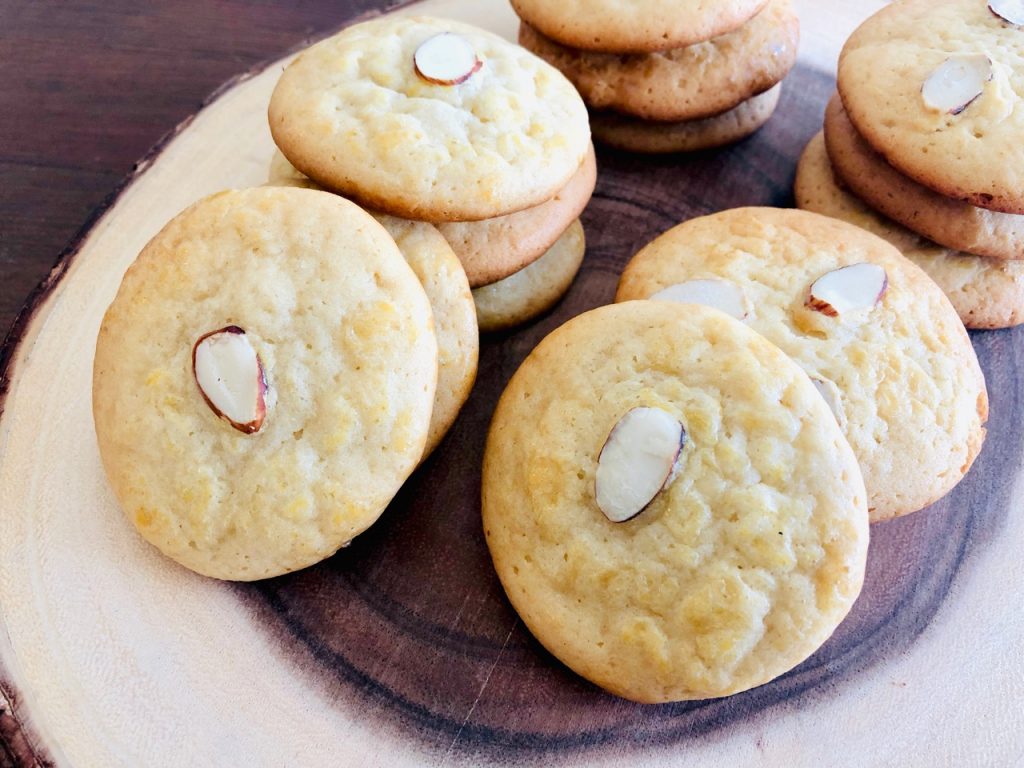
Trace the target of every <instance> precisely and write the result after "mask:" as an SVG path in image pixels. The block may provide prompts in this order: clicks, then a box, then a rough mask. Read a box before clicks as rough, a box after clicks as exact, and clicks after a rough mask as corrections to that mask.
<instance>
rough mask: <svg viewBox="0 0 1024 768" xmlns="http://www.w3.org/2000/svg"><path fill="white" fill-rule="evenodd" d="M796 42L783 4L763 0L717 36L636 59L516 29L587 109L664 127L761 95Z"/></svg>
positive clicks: (783, 70) (796, 29)
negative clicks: (750, 13) (566, 81)
mask: <svg viewBox="0 0 1024 768" xmlns="http://www.w3.org/2000/svg"><path fill="white" fill-rule="evenodd" d="M799 39H800V21H799V19H798V18H797V16H796V12H795V11H794V10H793V7H792V5H791V4H790V1H789V0H770V2H769V3H768V5H767V7H766V8H765V9H764V10H763V11H761V12H760V13H758V14H757V15H756V16H754V18H753V19H751V20H750V21H749V22H747V23H746V24H744V25H743V26H742V27H740V28H739V29H737V30H735V31H733V32H729V33H728V34H725V35H722V36H721V37H716V38H714V39H712V40H708V41H706V42H703V43H697V44H694V45H691V46H687V47H685V48H675V49H672V50H669V51H664V52H659V53H652V54H647V55H642V56H638V55H635V54H614V53H592V52H588V51H581V50H577V49H573V48H567V47H565V46H562V45H559V44H558V43H556V42H555V41H554V40H551V39H549V38H546V37H544V36H543V35H541V34H540V33H539V32H538V31H537V30H536V29H534V28H533V27H531V26H530V25H528V24H526V23H525V22H524V23H523V24H522V25H521V26H520V28H519V42H520V44H521V45H523V46H524V47H525V48H527V49H528V50H530V51H533V52H534V53H536V54H537V55H538V56H540V57H541V58H542V59H544V60H545V61H547V62H548V63H550V64H551V65H552V66H554V67H557V68H558V70H559V71H561V72H562V73H564V74H565V75H566V77H568V78H569V80H570V81H572V83H573V85H575V86H576V88H577V89H579V91H580V95H582V96H583V100H584V101H585V102H586V103H587V106H589V107H590V108H591V109H592V110H611V111H614V112H619V113H622V114H624V115H631V116H633V117H638V118H642V119H644V120H659V121H664V122H677V121H681V120H699V119H703V118H708V117H713V116H715V115H720V114H722V113H723V112H726V111H728V110H730V109H733V108H734V107H736V106H737V105H738V104H740V103H741V102H744V101H746V100H747V99H750V98H752V97H754V96H757V95H758V94H759V93H763V92H764V91H766V90H768V89H769V88H771V87H772V86H774V85H776V84H777V83H778V82H780V81H781V80H782V79H783V78H784V77H785V76H786V75H787V74H788V73H789V71H790V70H791V69H792V68H793V65H794V64H795V63H796V53H797V46H798V44H799Z"/></svg>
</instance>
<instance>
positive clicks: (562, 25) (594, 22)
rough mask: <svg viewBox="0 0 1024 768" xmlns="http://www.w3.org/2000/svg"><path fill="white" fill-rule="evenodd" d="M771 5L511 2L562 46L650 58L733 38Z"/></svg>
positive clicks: (759, 1)
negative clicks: (731, 34) (654, 53)
mask: <svg viewBox="0 0 1024 768" xmlns="http://www.w3.org/2000/svg"><path fill="white" fill-rule="evenodd" d="M767 1H768V0H559V1H558V2H551V0H512V7H513V8H514V9H515V12H516V13H517V14H519V17H520V18H521V19H523V21H525V22H526V23H527V24H530V25H531V26H533V27H536V28H537V29H538V30H540V31H541V33H542V34H544V35H545V36H547V37H550V38H551V39H552V40H557V41H558V42H560V43H562V44H563V45H569V46H572V47H573V48H582V49H584V50H588V51H604V52H608V53H647V52H650V51H664V50H668V49H669V48H679V47H682V46H684V45H693V44H694V43H700V42H702V41H704V40H710V39H711V38H712V37H717V36H718V35H724V34H725V33H727V32H732V31H733V30H734V29H736V28H737V27H739V26H740V25H742V24H743V23H744V22H746V21H747V20H748V19H750V18H751V17H753V15H754V14H755V13H757V12H758V11H760V10H761V9H762V8H764V6H765V3H766V2H767Z"/></svg>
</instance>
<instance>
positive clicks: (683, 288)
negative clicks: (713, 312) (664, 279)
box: [651, 280, 750, 320]
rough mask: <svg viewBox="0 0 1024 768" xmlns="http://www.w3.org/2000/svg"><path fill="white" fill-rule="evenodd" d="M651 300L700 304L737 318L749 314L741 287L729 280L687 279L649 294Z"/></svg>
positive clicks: (741, 318) (743, 317)
mask: <svg viewBox="0 0 1024 768" xmlns="http://www.w3.org/2000/svg"><path fill="white" fill-rule="evenodd" d="M651 299H652V300H653V301H674V302H677V303H679V304H701V305H703V306H705V307H712V308H714V309H718V310H721V311H722V312H725V314H727V315H732V316H733V317H735V318H736V319H737V320H743V319H745V318H746V317H747V315H749V314H750V301H748V300H747V296H746V294H745V293H743V289H742V288H740V287H739V286H738V285H736V283H734V282H732V281H730V280H687V281H686V282H685V283H676V284H675V285H670V286H669V287H668V288H663V289H662V290H660V291H658V292H657V293H656V294H654V295H653V296H651Z"/></svg>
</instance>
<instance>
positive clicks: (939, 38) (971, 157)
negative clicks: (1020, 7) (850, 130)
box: [838, 0, 1024, 214]
mask: <svg viewBox="0 0 1024 768" xmlns="http://www.w3.org/2000/svg"><path fill="white" fill-rule="evenodd" d="M970 55H981V56H987V57H988V59H989V61H990V63H991V68H990V74H991V80H989V81H988V82H986V83H984V84H979V85H978V90H979V91H980V95H979V96H978V97H977V98H976V99H975V100H974V101H973V102H970V103H968V104H967V105H966V108H963V109H962V111H960V112H959V113H957V114H953V113H951V112H950V111H943V110H942V109H936V108H931V107H929V106H928V104H926V102H925V92H924V91H923V89H924V86H925V83H926V82H927V81H928V80H929V78H930V77H931V75H932V74H933V73H934V72H935V71H936V70H937V69H938V68H939V67H940V66H942V65H943V64H944V63H945V62H946V61H947V60H948V59H950V57H953V56H970ZM1022 59H1024V27H1020V26H1016V25H1013V24H1010V23H1009V22H1007V21H1005V20H1003V19H1002V18H1000V17H999V16H997V15H996V14H995V13H993V12H992V11H991V10H990V9H989V3H988V2H987V0H940V1H938V2H937V1H936V0H900V2H895V3H892V4H891V5H888V6H886V7H885V8H883V9H882V10H881V11H879V12H878V13H876V14H875V15H874V16H872V17H871V18H870V19H868V20H867V21H866V22H864V24H863V25H861V27H860V28H859V29H857V31H856V32H854V33H853V35H852V36H851V37H850V39H849V40H848V41H847V43H846V45H845V46H844V47H843V51H842V54H841V56H840V58H839V78H838V82H839V92H840V94H842V98H843V104H844V105H845V107H846V110H847V112H849V114H850V120H851V121H852V122H853V124H854V125H855V126H856V128H857V131H858V132H859V133H860V134H861V135H862V136H863V137H864V138H865V139H866V140H867V142H868V143H869V144H870V145H871V146H872V147H874V148H875V149H876V150H877V151H878V152H880V153H881V154H882V155H883V156H884V157H885V159H886V160H888V162H890V163H891V164H892V165H893V166H895V167H896V168H897V169H898V170H899V171H900V172H901V173H903V174H904V175H906V176H909V177H910V178H911V179H913V180H914V181H917V182H918V183H920V184H923V185H924V186H926V187H928V188H929V189H933V190H935V191H936V192H939V193H940V194H942V195H945V196H947V197H953V198H956V199H958V200H965V201H967V202H969V203H971V204H972V205H977V206H981V207H985V208H991V209H993V210H997V211H1003V212H1005V213H1017V214H1024V144H1022V142H1021V141H1020V137H1021V134H1022V133H1024V101H1022V100H1021V99H1020V96H1019V94H1020V93H1022V92H1024V69H1022V68H1021V60H1022ZM957 101H958V103H957V104H956V105H955V106H953V107H950V108H949V109H951V110H952V111H953V112H955V111H956V110H957V109H958V108H961V107H963V106H964V105H963V104H962V103H959V102H962V101H964V102H965V101H966V99H957Z"/></svg>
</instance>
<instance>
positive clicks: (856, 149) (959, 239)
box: [825, 96, 1024, 259]
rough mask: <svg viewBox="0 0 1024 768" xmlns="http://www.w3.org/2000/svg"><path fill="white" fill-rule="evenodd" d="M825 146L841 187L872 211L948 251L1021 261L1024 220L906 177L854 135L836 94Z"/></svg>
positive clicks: (827, 118) (827, 114)
mask: <svg viewBox="0 0 1024 768" xmlns="http://www.w3.org/2000/svg"><path fill="white" fill-rule="evenodd" d="M825 143H826V146H827V147H828V154H829V157H830V158H831V161H832V167H833V168H834V169H835V172H836V176H838V177H839V178H840V179H841V180H842V182H843V184H845V185H846V186H847V187H849V188H850V189H851V190H852V191H853V192H854V194H856V195H857V196H858V197H859V198H861V199H862V200H864V201H866V202H867V203H869V204H870V205H871V207H872V208H875V209H876V210H878V211H880V212H881V213H884V214H885V215H886V216H888V217H889V218H891V219H894V220H895V221H897V222H899V223H900V224H902V225H903V226H905V227H908V228H909V229H912V230H914V231H915V232H917V233H919V234H921V235H923V236H925V237H927V238H928V239H929V240H933V241H935V242H937V243H940V244H941V245H945V246H946V247H947V248H953V249H955V250H959V251H967V252H968V253H973V254H977V255H978V256H988V257H989V258H993V259H1024V216H1020V215H1017V214H1013V213H999V212H997V211H990V210H987V209H985V208H979V207H977V206H974V205H971V204H970V203H965V202H962V201H960V200H953V199H952V198H949V197H943V196H942V195H940V194H939V193H938V192H933V191H932V190H930V189H928V188H927V187H925V186H922V185H921V184H918V183H917V182H916V181H913V180H912V179H910V178H908V177H906V176H904V175H903V174H901V173H900V172H899V171H897V170H896V169H895V168H893V167H892V166H891V165H889V164H888V163H887V162H885V159H884V158H883V157H882V156H881V155H879V154H878V153H877V152H875V151H874V150H873V149H872V148H871V146H870V145H869V144H868V143H867V142H866V141H864V139H863V138H862V137H861V136H860V134H858V133H857V129H856V128H854V127H853V124H852V123H851V122H850V119H849V117H848V116H847V114H846V112H845V111H844V110H843V105H842V102H841V101H840V100H839V97H838V96H834V97H833V98H832V101H830V102H829V105H828V108H827V109H826V110H825Z"/></svg>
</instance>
